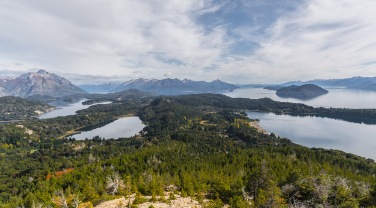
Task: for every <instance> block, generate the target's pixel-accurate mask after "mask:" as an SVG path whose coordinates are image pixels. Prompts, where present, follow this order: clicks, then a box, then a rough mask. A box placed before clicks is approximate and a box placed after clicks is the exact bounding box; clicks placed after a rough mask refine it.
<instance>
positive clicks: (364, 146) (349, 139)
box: [247, 111, 376, 160]
mask: <svg viewBox="0 0 376 208" xmlns="http://www.w3.org/2000/svg"><path fill="white" fill-rule="evenodd" d="M247 114H248V116H249V117H250V118H252V119H259V120H260V126H261V127H262V128H264V129H266V130H267V131H268V132H269V133H272V132H273V133H275V134H276V135H278V136H280V137H284V138H288V139H290V140H291V141H293V142H294V143H296V144H301V145H304V146H307V147H322V148H325V149H337V150H342V151H345V152H349V153H353V154H356V155H360V156H363V157H366V158H372V159H374V160H376V151H375V150H376V126H375V125H366V124H358V123H351V122H346V121H342V120H336V119H329V118H319V117H310V116H307V117H301V116H289V115H276V114H273V113H265V112H254V111H249V112H247Z"/></svg>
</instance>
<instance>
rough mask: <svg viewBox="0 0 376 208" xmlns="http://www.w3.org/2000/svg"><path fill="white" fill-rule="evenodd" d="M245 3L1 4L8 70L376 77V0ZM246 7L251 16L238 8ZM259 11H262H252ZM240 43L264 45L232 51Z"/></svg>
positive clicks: (248, 79)
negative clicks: (291, 6) (248, 50)
mask: <svg viewBox="0 0 376 208" xmlns="http://www.w3.org/2000/svg"><path fill="white" fill-rule="evenodd" d="M214 2H215V3H214ZM239 2H243V3H242V4H236V3H234V2H233V1H228V0H223V1H213V0H192V1H181V0H166V1H163V3H161V2H156V1H152V0H145V1H136V0H129V1H124V0H112V1H105V0H82V1H73V0H67V1H54V2H51V1H48V0H35V1H28V0H17V1H0V28H1V29H2V31H1V33H0V45H1V47H0V67H1V69H8V70H13V71H22V70H28V69H34V68H44V69H46V70H48V71H51V72H54V73H58V74H59V73H60V74H64V73H66V74H76V73H77V74H89V75H92V78H93V79H94V78H95V77H103V76H105V77H106V76H108V77H109V79H110V78H111V77H113V76H117V78H118V77H121V78H123V77H124V78H136V77H146V78H163V77H164V75H171V76H172V75H173V76H176V77H178V78H190V79H197V80H202V79H207V80H213V79H217V78H220V79H224V80H226V81H231V82H236V83H261V82H273V81H276V82H282V81H288V80H295V79H313V78H336V77H348V76H355V75H363V76H374V75H376V74H375V73H374V67H375V66H376V57H375V55H374V54H376V36H375V35H374V34H376V23H375V22H374V19H376V13H375V12H374V11H375V10H376V2H375V1H372V0H359V1H353V0H342V1H327V0H309V1H304V2H305V3H304V4H302V5H300V6H298V7H296V2H295V1H286V2H287V4H290V3H291V4H294V9H291V10H288V9H287V8H289V7H288V6H286V8H284V9H282V10H281V9H279V8H272V7H273V4H271V2H264V1H255V2H256V3H252V4H248V3H247V2H246V1H242V0H239ZM292 2H295V3H292ZM245 4H247V5H245ZM239 5H243V6H244V7H243V8H240V9H241V11H242V12H241V14H242V15H245V14H248V15H249V19H250V20H249V21H250V22H247V21H245V20H244V18H245V17H244V16H236V14H237V12H236V11H232V10H236V9H239V8H238V7H237V6H239ZM263 5H264V6H265V7H263ZM253 7H255V8H253ZM256 7H257V8H256ZM276 7H278V6H276ZM263 8H264V9H266V10H265V12H263V10H262V9H263ZM252 9H257V10H259V11H257V12H256V13H257V15H256V14H255V15H256V16H254V17H252V15H253V10H252ZM272 9H274V10H275V11H274V10H273V11H271V10H272ZM269 10H270V11H269ZM231 11H232V13H231ZM247 11H249V12H247ZM273 12H274V14H272V13H273ZM217 13H218V15H217ZM230 13H231V14H232V15H233V16H231V18H232V19H231V18H228V19H227V18H225V17H226V15H227V14H230ZM269 13H270V15H279V18H274V17H273V18H268V16H267V15H269ZM206 14H216V15H217V16H215V17H212V20H211V19H210V18H209V20H211V21H214V22H215V23H213V24H210V22H209V24H210V25H209V26H208V25H206V22H205V23H203V22H200V21H199V18H200V16H201V15H206ZM219 14H223V15H224V16H220V15H219ZM239 14H240V13H239ZM264 14H265V15H264ZM221 18H222V19H221ZM242 18H243V19H242ZM274 19H277V21H275V22H274V23H273V21H274ZM240 20H241V21H240ZM237 21H239V22H241V24H240V23H239V22H237ZM265 21H267V22H268V23H266V22H265ZM234 22H237V23H239V24H232V23H234ZM218 23H219V24H218ZM270 23H272V25H271V26H270ZM216 25H219V26H216ZM234 25H235V26H234ZM208 28H210V29H208ZM265 28H266V29H265ZM235 36H236V37H235ZM241 41H243V42H245V44H246V43H247V42H248V43H253V44H255V43H257V44H258V45H259V46H260V47H259V48H255V49H253V51H252V52H251V53H249V54H243V55H241V56H240V55H235V54H236V53H233V54H232V52H231V50H232V49H233V48H234V47H233V46H234V45H235V44H238V45H239V43H240V44H242V43H243V42H241ZM14 63H22V65H19V64H17V65H16V64H14Z"/></svg>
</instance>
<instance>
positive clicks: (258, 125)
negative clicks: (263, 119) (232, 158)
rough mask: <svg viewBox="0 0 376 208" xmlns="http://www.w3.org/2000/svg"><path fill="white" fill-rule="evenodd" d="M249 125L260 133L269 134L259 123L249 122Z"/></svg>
mask: <svg viewBox="0 0 376 208" xmlns="http://www.w3.org/2000/svg"><path fill="white" fill-rule="evenodd" d="M249 125H250V126H251V127H253V128H255V129H256V130H257V132H259V133H263V134H269V133H268V131H266V129H264V128H262V127H261V126H260V122H259V121H251V122H249Z"/></svg>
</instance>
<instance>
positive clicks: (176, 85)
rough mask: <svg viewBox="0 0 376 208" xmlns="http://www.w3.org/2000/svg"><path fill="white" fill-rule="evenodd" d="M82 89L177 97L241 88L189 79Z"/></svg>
mask: <svg viewBox="0 0 376 208" xmlns="http://www.w3.org/2000/svg"><path fill="white" fill-rule="evenodd" d="M80 87H81V88H83V89H85V90H86V91H88V92H106V91H107V92H120V91H124V90H128V89H137V90H141V91H145V92H152V93H155V94H158V95H177V94H190V93H203V92H219V91H223V90H234V89H236V88H239V87H238V86H236V85H233V84H229V83H226V82H223V81H221V80H214V81H212V82H205V81H193V80H189V79H183V80H180V79H171V78H167V79H162V80H158V79H143V78H140V79H134V80H129V81H126V82H124V83H122V84H118V85H116V84H100V85H81V86H80Z"/></svg>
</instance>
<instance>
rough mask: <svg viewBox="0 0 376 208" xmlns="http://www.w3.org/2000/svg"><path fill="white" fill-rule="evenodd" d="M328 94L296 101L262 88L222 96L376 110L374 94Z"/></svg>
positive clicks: (346, 91) (336, 91)
mask: <svg viewBox="0 0 376 208" xmlns="http://www.w3.org/2000/svg"><path fill="white" fill-rule="evenodd" d="M325 89H326V90H328V91H329V93H328V94H325V95H322V96H319V97H316V98H314V99H311V100H298V99H294V98H281V97H278V96H277V95H276V94H275V91H273V90H267V89H262V88H240V89H236V90H234V91H232V92H226V93H224V95H227V96H229V97H233V98H238V97H241V98H252V99H258V98H264V97H267V98H271V99H273V100H275V101H282V102H291V103H304V104H306V105H309V106H314V107H333V108H376V92H371V91H364V90H350V89H338V88H335V89H334V88H325Z"/></svg>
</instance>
